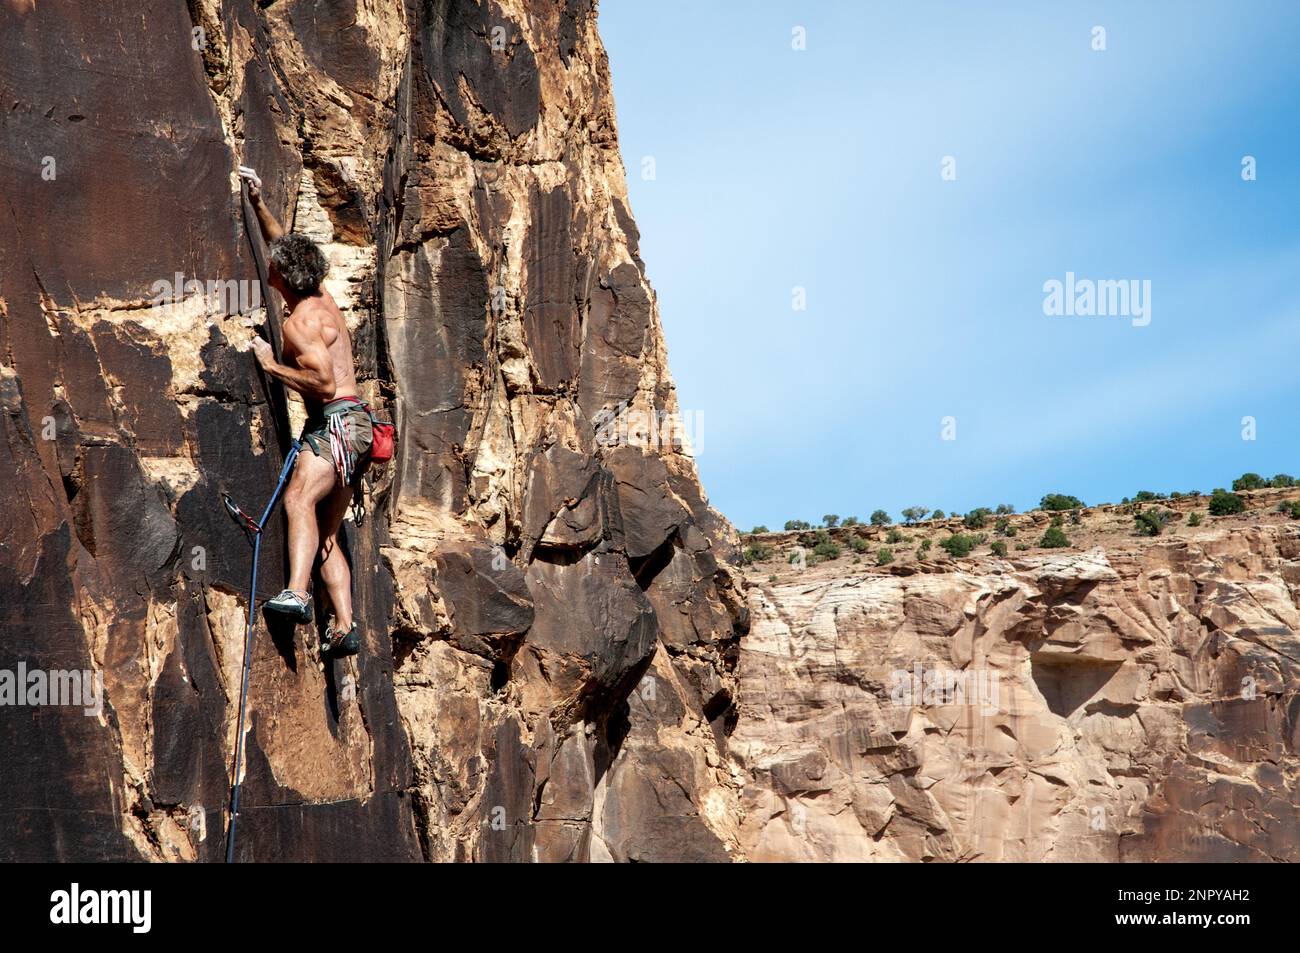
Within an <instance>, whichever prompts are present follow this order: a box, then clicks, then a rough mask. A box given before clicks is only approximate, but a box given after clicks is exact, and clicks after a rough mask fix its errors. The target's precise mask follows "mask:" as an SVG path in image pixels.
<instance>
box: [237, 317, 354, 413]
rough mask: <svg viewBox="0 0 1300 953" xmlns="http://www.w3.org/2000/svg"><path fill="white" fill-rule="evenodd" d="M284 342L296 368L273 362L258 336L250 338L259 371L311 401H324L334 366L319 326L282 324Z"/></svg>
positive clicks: (331, 388) (331, 392) (331, 385)
mask: <svg viewBox="0 0 1300 953" xmlns="http://www.w3.org/2000/svg"><path fill="white" fill-rule="evenodd" d="M284 343H285V347H286V349H287V350H291V351H292V353H293V354H294V363H295V364H297V365H298V366H297V367H289V366H288V365H286V364H281V363H280V362H278V361H277V360H276V359H275V353H274V352H273V351H272V350H271V345H269V344H267V343H266V341H265V340H263V339H262V338H260V337H255V338H253V352H254V353H255V354H256V355H257V360H258V363H259V364H261V365H262V369H263V370H265V371H266V373H268V374H270V375H271V376H272V377H274V378H275V379H276V380H278V381H283V382H284V384H285V385H286V386H288V387H290V388H292V389H293V390H296V391H297V392H298V393H300V394H302V395H303V396H304V397H307V398H309V399H311V400H320V401H327V400H330V399H331V398H333V396H334V364H333V362H332V361H331V360H330V352H329V348H327V347H326V346H325V341H324V339H323V338H322V337H321V334H320V323H319V322H315V321H313V322H310V323H307V324H295V323H294V322H293V321H286V322H285V324H284Z"/></svg>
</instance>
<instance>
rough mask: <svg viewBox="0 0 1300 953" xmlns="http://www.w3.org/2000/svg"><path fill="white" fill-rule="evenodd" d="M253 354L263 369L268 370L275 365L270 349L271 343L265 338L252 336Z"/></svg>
mask: <svg viewBox="0 0 1300 953" xmlns="http://www.w3.org/2000/svg"><path fill="white" fill-rule="evenodd" d="M253 355H254V356H255V357H256V358H257V363H259V364H261V365H262V368H263V370H268V371H269V370H270V369H271V368H272V367H274V366H275V352H274V351H272V350H271V345H269V344H267V343H266V339H265V338H262V337H254V338H253Z"/></svg>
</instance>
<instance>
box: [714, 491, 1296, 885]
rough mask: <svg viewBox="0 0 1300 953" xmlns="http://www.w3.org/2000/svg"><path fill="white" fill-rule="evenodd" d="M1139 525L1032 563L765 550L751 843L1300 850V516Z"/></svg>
mask: <svg viewBox="0 0 1300 953" xmlns="http://www.w3.org/2000/svg"><path fill="white" fill-rule="evenodd" d="M1108 512H1109V511H1108ZM1040 518H1041V521H1042V522H1044V523H1045V522H1046V520H1047V518H1046V516H1043V515H1041V514H1032V515H1031V514H1026V515H1025V516H1024V517H1020V518H1018V519H1019V521H1020V522H1022V523H1025V524H1028V525H1031V526H1032V525H1033V522H1034V521H1035V520H1036V519H1040ZM1098 519H1099V520H1100V519H1102V517H1101V516H1099V517H1098ZM1125 526H1126V527H1127V528H1128V530H1129V535H1128V536H1127V537H1117V536H1116V535H1115V534H1114V533H1110V534H1109V535H1107V536H1106V545H1104V546H1103V545H1097V546H1095V547H1093V548H1090V549H1086V550H1083V551H1066V552H1059V551H1058V552H1055V553H1052V552H1050V551H1042V550H1036V551H1033V552H1027V553H1021V552H1016V553H1014V554H1013V556H1012V558H1010V559H999V558H997V557H996V556H992V555H980V556H975V557H971V558H968V559H961V560H946V559H934V558H931V559H929V560H927V561H923V562H913V563H911V564H907V565H900V566H892V565H891V566H888V567H885V568H882V569H876V568H874V567H873V568H870V569H868V568H866V566H865V564H864V563H858V564H856V565H855V564H854V563H853V562H852V561H851V559H850V558H848V557H840V558H839V559H836V560H832V561H827V562H823V563H820V564H817V565H814V566H810V567H809V568H807V569H806V570H800V569H799V568H798V567H797V566H791V565H789V564H788V563H786V561H785V558H777V559H774V560H772V561H770V562H768V563H758V564H756V565H755V566H754V567H753V571H752V572H751V573H750V577H751V581H752V582H753V583H754V587H753V588H752V589H751V595H750V607H751V610H752V617H751V618H752V628H751V631H750V632H749V634H748V635H747V636H746V638H745V639H744V640H743V641H742V643H741V645H742V647H741V654H740V673H741V678H740V699H741V704H740V712H739V723H738V727H737V730H736V732H735V734H734V735H733V737H732V744H731V751H732V754H733V757H734V758H735V760H736V763H737V765H738V767H739V768H740V769H742V770H743V772H744V773H745V774H746V776H747V778H748V781H747V784H746V787H745V790H744V796H743V804H742V809H743V813H744V820H743V825H742V829H741V842H742V845H743V847H744V850H745V853H746V855H747V856H748V857H749V858H751V859H753V860H886V861H1135V860H1136V861H1176V860H1178V861H1181V860H1208V861H1295V860H1297V859H1300V637H1298V636H1297V631H1300V609H1298V608H1297V606H1298V605H1300V526H1298V525H1297V524H1295V523H1293V522H1290V521H1288V520H1284V519H1283V518H1281V517H1274V516H1267V515H1264V514H1253V515H1250V516H1247V517H1243V518H1236V519H1225V520H1222V521H1213V525H1210V524H1208V523H1207V524H1206V525H1204V526H1202V527H1201V528H1199V529H1188V528H1186V527H1179V528H1178V529H1177V531H1176V532H1175V531H1170V532H1167V533H1166V534H1164V535H1163V536H1161V537H1158V538H1156V539H1153V540H1148V541H1141V540H1138V539H1134V538H1133V537H1132V536H1131V517H1130V518H1129V519H1128V521H1127V522H1126V523H1125ZM1096 529H1097V527H1095V526H1094V527H1091V531H1096ZM849 532H852V531H849ZM926 532H928V531H927V530H926V529H924V528H920V529H918V530H915V531H912V533H913V535H914V536H915V537H920V536H921V535H923V534H925V533H926ZM1078 535H1080V536H1082V535H1084V533H1083V531H1082V529H1081V530H1080V532H1079V533H1078ZM791 542H792V543H793V542H794V540H793V539H792V540H791ZM912 542H913V544H915V541H914V540H913V541H912ZM871 553H872V556H873V557H874V553H875V550H874V549H872V550H871ZM872 561H873V562H874V558H873V560H872ZM927 673H935V677H936V679H937V681H935V682H931V683H927V682H926V681H925V678H926V675H927ZM918 676H919V679H920V680H919V681H918V680H917V678H918ZM917 689H919V690H917ZM931 689H932V690H931ZM959 689H960V694H959V692H958V690H959Z"/></svg>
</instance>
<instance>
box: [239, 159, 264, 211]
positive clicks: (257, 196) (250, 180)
mask: <svg viewBox="0 0 1300 953" xmlns="http://www.w3.org/2000/svg"><path fill="white" fill-rule="evenodd" d="M239 177H240V178H241V179H243V180H244V182H245V183H246V184H247V185H248V197H249V198H250V199H252V200H253V202H254V203H257V202H259V201H261V199H262V180H261V179H260V178H258V175H257V171H256V170H255V169H253V168H252V167H251V166H246V165H241V166H240V167H239Z"/></svg>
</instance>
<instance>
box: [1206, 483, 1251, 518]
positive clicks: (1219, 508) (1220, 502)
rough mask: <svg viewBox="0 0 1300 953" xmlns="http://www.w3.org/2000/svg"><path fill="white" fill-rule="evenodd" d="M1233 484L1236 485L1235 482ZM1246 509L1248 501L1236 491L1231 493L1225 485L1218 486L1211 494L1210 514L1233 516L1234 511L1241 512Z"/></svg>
mask: <svg viewBox="0 0 1300 953" xmlns="http://www.w3.org/2000/svg"><path fill="white" fill-rule="evenodd" d="M1233 486H1236V484H1235V483H1234V484H1233ZM1245 509H1246V501H1245V500H1243V499H1242V498H1241V497H1239V496H1238V495H1237V494H1236V493H1229V492H1228V491H1227V490H1225V489H1223V487H1218V488H1217V489H1215V491H1214V492H1213V493H1211V494H1210V515H1211V516H1231V515H1232V514H1233V513H1240V512H1242V511H1243V510H1245Z"/></svg>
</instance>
